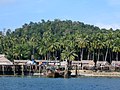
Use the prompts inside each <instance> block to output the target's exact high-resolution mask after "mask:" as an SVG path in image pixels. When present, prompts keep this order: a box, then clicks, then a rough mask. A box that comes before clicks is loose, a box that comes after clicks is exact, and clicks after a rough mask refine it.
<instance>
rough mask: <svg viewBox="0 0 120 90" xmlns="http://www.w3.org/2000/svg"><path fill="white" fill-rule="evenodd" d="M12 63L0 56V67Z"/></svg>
mask: <svg viewBox="0 0 120 90" xmlns="http://www.w3.org/2000/svg"><path fill="white" fill-rule="evenodd" d="M12 64H13V63H12V62H11V61H9V60H8V59H7V58H5V55H0V65H12Z"/></svg>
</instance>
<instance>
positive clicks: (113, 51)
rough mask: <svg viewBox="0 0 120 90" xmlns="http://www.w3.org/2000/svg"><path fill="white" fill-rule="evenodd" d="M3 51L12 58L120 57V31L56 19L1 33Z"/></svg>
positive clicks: (103, 58) (108, 58)
mask: <svg viewBox="0 0 120 90" xmlns="http://www.w3.org/2000/svg"><path fill="white" fill-rule="evenodd" d="M0 54H5V55H6V57H7V58H8V59H10V60H14V59H17V60H19V59H22V60H24V59H31V56H32V55H34V58H35V59H43V60H56V59H57V60H66V59H67V60H83V59H84V60H86V59H87V60H94V61H95V62H96V61H99V60H100V61H103V60H104V61H108V62H111V61H112V60H120V30H119V29H117V30H113V29H112V28H111V29H109V30H106V29H100V28H98V27H96V26H93V25H88V24H84V23H82V22H79V21H71V20H65V21H61V20H59V19H55V20H54V21H49V20H48V21H45V20H41V22H38V23H33V22H30V23H29V24H24V25H23V26H22V27H21V28H17V29H15V31H11V30H10V29H8V30H7V31H6V33H3V32H0Z"/></svg>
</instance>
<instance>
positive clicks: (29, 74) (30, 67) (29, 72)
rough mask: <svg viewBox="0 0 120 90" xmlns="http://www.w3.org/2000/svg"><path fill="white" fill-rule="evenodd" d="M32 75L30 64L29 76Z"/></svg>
mask: <svg viewBox="0 0 120 90" xmlns="http://www.w3.org/2000/svg"><path fill="white" fill-rule="evenodd" d="M30 75H31V65H30V69H29V76H30Z"/></svg>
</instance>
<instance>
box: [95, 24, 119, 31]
mask: <svg viewBox="0 0 120 90" xmlns="http://www.w3.org/2000/svg"><path fill="white" fill-rule="evenodd" d="M95 26H98V27H99V28H101V29H102V28H105V29H110V28H112V29H114V30H115V29H120V24H115V23H114V24H103V23H96V24H95Z"/></svg>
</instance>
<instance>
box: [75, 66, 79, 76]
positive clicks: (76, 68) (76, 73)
mask: <svg viewBox="0 0 120 90" xmlns="http://www.w3.org/2000/svg"><path fill="white" fill-rule="evenodd" d="M77 70H78V67H77V65H76V66H75V75H76V77H77V76H78V72H77Z"/></svg>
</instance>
